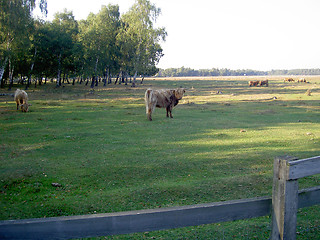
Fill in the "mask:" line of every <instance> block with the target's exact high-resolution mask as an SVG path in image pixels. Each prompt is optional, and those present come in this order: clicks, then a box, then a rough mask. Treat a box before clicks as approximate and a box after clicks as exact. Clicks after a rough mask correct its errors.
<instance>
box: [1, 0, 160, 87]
mask: <svg viewBox="0 0 320 240" xmlns="http://www.w3.org/2000/svg"><path fill="white" fill-rule="evenodd" d="M37 2H39V7H40V8H41V9H42V10H43V11H44V12H45V13H46V0H41V1H36V0H18V1H13V0H4V2H1V8H2V9H3V10H4V11H1V13H0V27H1V32H0V80H1V86H2V87H3V86H4V81H5V79H8V78H9V79H13V77H17V76H18V75H19V76H21V77H22V78H23V77H27V78H28V81H27V82H28V84H30V83H31V78H35V79H42V78H43V77H45V78H47V77H50V78H55V79H57V86H60V85H61V80H62V79H65V78H67V79H68V78H76V77H79V78H80V77H81V78H83V79H91V80H92V84H91V86H92V87H94V86H95V85H96V84H97V81H98V78H103V80H104V82H105V84H106V83H107V82H108V83H109V82H110V81H109V79H110V76H117V75H118V76H119V75H121V77H122V78H123V77H125V76H126V77H127V76H134V81H133V85H134V84H135V77H136V76H137V75H154V74H156V73H157V72H158V69H157V67H156V65H157V64H158V62H159V60H160V58H161V57H162V56H163V50H162V48H161V45H160V42H161V41H165V36H166V31H165V29H164V28H155V27H154V24H153V23H154V22H155V21H156V19H157V17H158V16H159V14H160V13H161V10H160V9H159V8H157V7H156V6H155V5H154V4H151V3H150V1H149V0H136V1H135V3H134V4H133V6H132V7H131V8H130V9H129V11H128V12H127V13H124V14H123V15H122V16H120V12H119V6H118V5H112V4H109V5H108V6H102V7H101V10H100V11H99V12H98V13H97V14H93V13H91V14H89V16H88V17H87V19H86V20H81V21H77V20H75V17H74V16H73V13H72V12H71V11H68V10H66V9H65V10H64V11H63V12H60V13H56V14H55V16H54V19H53V21H52V22H50V21H43V20H39V19H37V20H35V19H33V18H32V14H31V13H32V10H33V9H34V8H35V6H36V3H37ZM22 30H23V31H22ZM40 83H41V82H40Z"/></svg>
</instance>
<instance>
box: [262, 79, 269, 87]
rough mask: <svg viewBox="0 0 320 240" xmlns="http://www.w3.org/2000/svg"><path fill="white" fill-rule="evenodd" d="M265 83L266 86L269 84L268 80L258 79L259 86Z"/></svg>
mask: <svg viewBox="0 0 320 240" xmlns="http://www.w3.org/2000/svg"><path fill="white" fill-rule="evenodd" d="M263 85H266V87H268V86H269V83H268V80H265V81H260V86H263Z"/></svg>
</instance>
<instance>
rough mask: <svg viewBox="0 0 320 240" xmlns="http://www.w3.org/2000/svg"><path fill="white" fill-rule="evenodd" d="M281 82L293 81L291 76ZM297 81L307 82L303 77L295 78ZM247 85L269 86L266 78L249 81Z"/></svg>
mask: <svg viewBox="0 0 320 240" xmlns="http://www.w3.org/2000/svg"><path fill="white" fill-rule="evenodd" d="M283 82H295V80H294V79H293V78H285V79H284V80H283ZM297 82H298V83H309V82H307V80H306V79H305V78H300V79H298V80H297ZM248 83H249V87H261V86H264V85H265V86H266V87H268V86H269V83H268V80H264V81H249V82H248Z"/></svg>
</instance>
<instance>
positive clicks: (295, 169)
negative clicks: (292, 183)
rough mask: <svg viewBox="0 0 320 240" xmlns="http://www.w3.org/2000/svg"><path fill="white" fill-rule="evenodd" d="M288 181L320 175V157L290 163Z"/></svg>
mask: <svg viewBox="0 0 320 240" xmlns="http://www.w3.org/2000/svg"><path fill="white" fill-rule="evenodd" d="M288 164H289V166H290V170H289V172H288V180H295V179H299V178H303V177H307V176H312V175H315V174H320V156H316V157H312V158H306V159H301V160H296V161H289V162H288Z"/></svg>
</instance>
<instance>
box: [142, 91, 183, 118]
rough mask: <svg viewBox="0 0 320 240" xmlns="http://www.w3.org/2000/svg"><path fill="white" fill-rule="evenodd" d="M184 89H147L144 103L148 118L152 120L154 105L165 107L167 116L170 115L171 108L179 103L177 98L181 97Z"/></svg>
mask: <svg viewBox="0 0 320 240" xmlns="http://www.w3.org/2000/svg"><path fill="white" fill-rule="evenodd" d="M184 93H185V89H183V88H177V89H160V90H152V89H148V90H147V91H146V93H145V103H146V114H147V116H148V119H149V120H150V121H152V117H151V115H152V113H153V111H154V109H155V108H156V107H158V108H166V110H167V117H169V114H170V118H173V117H172V108H173V107H174V106H176V105H177V104H178V103H179V100H181V99H182V96H183V94H184Z"/></svg>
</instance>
